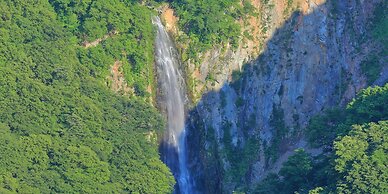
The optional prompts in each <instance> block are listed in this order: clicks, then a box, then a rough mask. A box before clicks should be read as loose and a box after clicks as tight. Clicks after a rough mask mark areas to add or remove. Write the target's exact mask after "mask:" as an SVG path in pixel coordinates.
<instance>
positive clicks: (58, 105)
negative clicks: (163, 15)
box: [0, 0, 175, 193]
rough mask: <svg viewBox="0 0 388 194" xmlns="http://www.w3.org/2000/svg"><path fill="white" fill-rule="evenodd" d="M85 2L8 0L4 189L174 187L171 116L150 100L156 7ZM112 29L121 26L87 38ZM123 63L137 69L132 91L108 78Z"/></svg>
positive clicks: (1, 139) (0, 104) (0, 172)
mask: <svg viewBox="0 0 388 194" xmlns="http://www.w3.org/2000/svg"><path fill="white" fill-rule="evenodd" d="M78 3H79V4H76V3H75V1H73V2H71V3H70V1H55V0H53V1H43V0H42V1H35V0H31V1H29V0H28V1H25V0H16V1H14V0H6V1H1V2H0V193H169V192H171V190H172V188H173V185H174V183H175V182H174V179H173V177H172V174H171V172H170V171H169V169H168V168H167V167H166V166H165V165H164V164H163V163H162V162H161V161H160V160H159V154H158V150H157V147H158V142H157V139H156V134H157V133H161V132H162V130H163V127H164V125H163V118H162V117H161V115H160V114H159V113H158V112H157V110H156V109H155V108H154V107H152V106H151V105H150V103H148V102H147V101H148V99H149V97H148V96H150V94H148V93H147V91H146V87H147V85H148V84H150V82H148V80H152V79H153V77H154V75H153V74H152V70H148V68H150V67H151V68H152V67H153V59H152V56H153V40H154V38H153V37H154V36H153V33H152V25H151V20H150V15H151V11H150V10H148V9H147V8H145V7H143V6H140V5H138V4H136V3H135V4H130V3H128V2H124V1H105V0H104V1H78ZM130 8H131V9H130ZM132 9H133V10H132ZM108 14H111V15H108ZM115 14H117V15H115ZM139 21H142V22H141V25H140V24H139ZM143 21H148V23H146V24H144V22H143ZM109 31H118V33H114V34H112V36H110V37H106V38H104V39H105V40H102V39H101V41H100V42H99V43H98V44H95V45H93V46H91V47H88V48H85V47H84V46H83V45H82V42H84V41H90V42H93V41H94V40H95V39H97V38H102V37H104V35H105V34H108V33H109ZM139 48H141V49H139ZM148 56H151V59H149V58H147V57H148ZM127 59H130V60H127ZM116 60H117V61H119V60H123V61H122V63H124V64H125V65H126V66H125V67H124V72H125V73H126V75H128V74H130V75H137V77H134V78H132V79H131V80H130V81H128V87H131V88H133V93H132V94H131V95H132V97H128V96H121V95H118V94H115V93H114V92H113V91H110V90H109V87H110V86H109V83H108V85H107V84H106V77H107V75H108V73H109V68H110V66H111V65H113V64H114V63H115V61H116ZM150 61H151V62H150ZM147 62H148V63H147ZM128 63H131V65H132V66H129V65H128ZM149 72H151V73H149ZM147 78H149V79H147Z"/></svg>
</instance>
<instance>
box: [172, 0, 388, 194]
mask: <svg viewBox="0 0 388 194" xmlns="http://www.w3.org/2000/svg"><path fill="white" fill-rule="evenodd" d="M252 5H255V7H256V9H258V13H259V14H260V15H261V17H259V18H261V20H259V21H255V22H253V20H249V22H246V23H245V24H244V23H242V24H241V25H242V28H243V29H251V31H248V34H249V32H252V29H253V31H254V29H255V26H250V25H253V24H254V25H258V26H259V29H261V31H258V32H257V31H256V32H257V34H254V33H253V34H251V35H252V36H253V37H256V36H263V35H267V37H265V36H264V38H262V39H256V38H250V39H251V40H249V39H248V40H247V38H244V36H243V37H242V40H241V41H240V44H239V45H238V47H237V48H233V47H232V46H228V44H220V46H218V47H214V49H210V51H206V52H201V53H199V54H198V58H199V61H196V60H193V59H192V60H190V59H188V60H187V61H186V67H187V69H186V73H187V75H188V79H187V82H189V83H188V85H189V90H191V94H192V97H193V100H194V102H197V101H198V103H197V104H196V105H195V106H194V107H193V109H192V111H191V112H190V115H189V118H188V120H187V123H188V125H189V127H190V130H189V132H190V134H189V137H188V139H189V145H190V146H189V147H190V153H191V155H190V157H191V159H190V160H189V161H192V162H191V163H190V165H191V166H192V172H193V173H194V175H192V176H197V180H198V183H197V186H198V187H199V188H203V189H204V191H205V192H208V193H219V192H227V193H229V192H231V191H233V190H236V189H239V188H240V189H241V188H242V189H243V190H244V189H245V188H251V187H252V186H254V185H255V183H257V182H259V181H260V180H261V179H262V178H264V177H265V176H266V175H267V174H268V173H269V172H277V171H279V170H280V168H281V163H283V162H285V161H286V159H287V157H288V156H290V155H291V154H292V152H293V150H294V149H296V148H305V149H306V150H307V152H310V153H312V154H314V155H317V154H319V153H321V152H322V150H321V149H312V148H308V146H307V142H306V140H305V138H304V132H303V129H304V128H305V127H306V126H307V125H308V123H309V120H310V118H311V117H312V116H313V115H315V114H318V113H320V112H321V111H322V110H324V109H327V108H329V107H333V106H337V105H345V104H346V103H347V102H348V101H349V100H351V99H352V98H353V97H355V95H356V93H357V92H358V91H359V90H360V89H362V88H365V87H366V86H367V85H368V84H371V83H374V82H375V83H376V84H384V83H386V82H387V77H386V73H385V69H386V68H387V62H386V59H387V58H386V51H387V48H386V45H387V44H385V42H386V36H385V35H384V33H381V29H379V28H382V29H385V28H386V27H385V26H386V10H387V9H386V6H387V5H386V3H385V2H383V1H340V2H339V1H327V2H324V1H286V2H283V1H260V2H256V1H253V2H252ZM178 11H179V10H178ZM178 15H179V14H178ZM255 17H257V16H255ZM381 18H382V19H381ZM284 19H286V20H284ZM242 21H244V20H243V19H242ZM379 31H380V33H378V32H379ZM382 31H384V30H382ZM243 32H244V31H243ZM176 34H178V35H176V36H177V37H178V38H177V40H178V47H180V48H182V49H183V50H182V52H183V53H185V52H186V50H185V49H186V48H187V47H185V44H184V43H183V45H181V46H179V43H180V41H181V39H179V37H180V36H181V35H180V34H182V32H179V31H178V32H176ZM244 40H246V41H244ZM254 41H258V42H259V43H261V44H262V45H261V47H260V45H258V46H257V47H252V44H253V45H254V44H255V43H254ZM223 45H224V46H223ZM255 49H257V50H255ZM255 52H257V53H259V55H258V56H257V57H255V56H256V55H255ZM376 58H377V59H376ZM184 59H185V58H184ZM371 60H373V62H371ZM246 61H248V63H246ZM368 64H369V65H368ZM363 67H364V68H363ZM369 67H370V68H369ZM372 69H374V70H372ZM371 70H372V71H374V72H372V71H371ZM380 72H382V73H380ZM372 74H373V76H371V75H372ZM190 83H191V84H190ZM199 97H200V98H199Z"/></svg>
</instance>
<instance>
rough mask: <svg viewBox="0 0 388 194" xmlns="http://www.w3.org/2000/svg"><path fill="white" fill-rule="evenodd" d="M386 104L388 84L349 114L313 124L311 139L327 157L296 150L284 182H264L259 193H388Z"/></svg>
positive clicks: (275, 178) (368, 93)
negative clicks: (322, 149)
mask: <svg viewBox="0 0 388 194" xmlns="http://www.w3.org/2000/svg"><path fill="white" fill-rule="evenodd" d="M387 101H388V84H386V85H385V86H383V87H378V86H377V87H373V88H371V87H369V88H367V89H364V90H362V91H360V93H359V94H358V95H357V97H356V98H355V99H354V100H353V101H352V102H350V103H349V104H348V106H347V107H346V109H345V110H344V109H340V108H334V109H330V110H327V111H325V113H324V114H322V115H318V116H316V117H314V118H312V119H311V121H310V125H309V126H308V127H307V131H306V133H307V138H308V140H309V143H310V144H311V145H313V146H315V147H321V148H326V150H325V152H324V153H323V154H321V155H318V156H316V157H311V156H310V155H308V154H306V153H305V152H304V151H302V150H297V151H296V153H295V155H293V156H291V157H290V158H289V159H288V161H287V162H286V163H285V164H284V165H283V168H282V169H281V170H280V173H279V175H280V176H279V175H276V174H274V175H270V176H268V177H267V178H265V179H264V180H263V181H262V182H261V183H259V184H258V185H257V187H256V189H255V193H287V194H288V193H295V192H297V193H311V194H312V193H386V192H388V185H387V182H388V181H387V179H388V174H387V171H386V166H387V161H388V160H387V152H388V147H387V143H386V141H387V138H388V136H387V134H388V133H387V132H388V131H387V130H388V122H387V120H388V113H387V110H388V107H387V103H386V102H387ZM333 142H334V145H333Z"/></svg>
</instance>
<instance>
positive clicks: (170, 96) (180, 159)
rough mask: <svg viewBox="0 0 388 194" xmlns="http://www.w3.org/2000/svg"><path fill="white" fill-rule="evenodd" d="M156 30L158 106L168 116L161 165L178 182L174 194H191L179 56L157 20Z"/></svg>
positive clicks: (155, 20)
mask: <svg viewBox="0 0 388 194" xmlns="http://www.w3.org/2000/svg"><path fill="white" fill-rule="evenodd" d="M152 22H153V24H154V25H155V26H156V27H157V33H156V42H155V57H156V67H157V68H156V69H157V74H158V83H159V87H160V88H159V94H160V95H159V98H158V101H159V104H160V107H161V109H162V111H164V112H165V114H166V115H167V130H166V133H165V137H164V140H163V144H162V155H163V161H164V162H165V163H166V164H167V166H169V167H170V169H171V170H172V172H173V173H174V176H175V179H176V180H177V183H178V185H177V187H176V189H175V193H183V194H187V193H194V192H193V190H192V184H191V180H190V174H189V171H188V167H187V150H186V144H187V142H186V129H185V104H184V101H185V100H184V99H185V95H184V91H185V90H184V84H183V77H182V75H181V73H180V71H179V54H178V52H177V50H176V48H175V46H174V44H173V42H172V40H171V39H170V37H169V35H168V33H167V31H166V30H165V29H164V26H163V24H162V23H161V21H160V18H159V17H153V18H152Z"/></svg>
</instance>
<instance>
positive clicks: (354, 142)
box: [334, 121, 388, 193]
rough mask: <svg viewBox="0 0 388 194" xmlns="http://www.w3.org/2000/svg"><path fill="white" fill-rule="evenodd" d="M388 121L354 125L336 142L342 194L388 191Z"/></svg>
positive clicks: (339, 188)
mask: <svg viewBox="0 0 388 194" xmlns="http://www.w3.org/2000/svg"><path fill="white" fill-rule="evenodd" d="M387 140H388V122H387V121H381V122H379V123H378V124H377V123H370V124H367V125H363V126H359V125H355V126H353V129H352V131H351V132H350V133H349V135H347V136H345V137H343V138H341V139H340V140H339V141H337V142H335V143H334V148H335V150H336V151H335V153H336V156H337V159H336V160H335V162H336V165H335V168H336V170H337V171H338V172H339V173H340V174H341V175H342V176H343V179H342V180H341V182H340V183H339V184H338V187H337V190H338V192H340V193H385V192H388V172H387V170H386V168H387V166H388V156H387V153H388V144H387Z"/></svg>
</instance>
